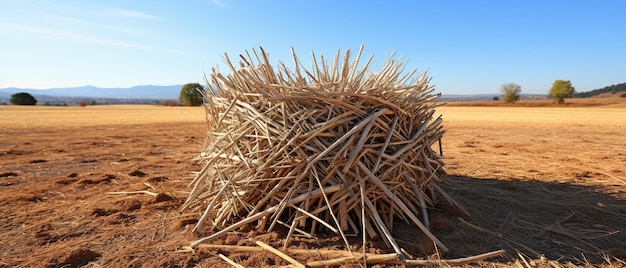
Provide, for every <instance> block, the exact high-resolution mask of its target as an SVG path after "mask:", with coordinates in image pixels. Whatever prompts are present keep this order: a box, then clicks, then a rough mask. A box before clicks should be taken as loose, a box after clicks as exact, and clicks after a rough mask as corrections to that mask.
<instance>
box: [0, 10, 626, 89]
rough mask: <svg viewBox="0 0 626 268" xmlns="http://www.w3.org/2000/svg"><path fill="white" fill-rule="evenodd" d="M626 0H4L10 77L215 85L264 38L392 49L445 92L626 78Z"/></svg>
mask: <svg viewBox="0 0 626 268" xmlns="http://www.w3.org/2000/svg"><path fill="white" fill-rule="evenodd" d="M625 11H626V1H622V0H615V1H612V0H606V1H574V0H572V1H518V0H513V1H480V0H477V1H460V0H459V1H445V0H444V1H397V2H392V1H325V0H321V1H283V0H276V1H270V0H258V1H243V0H242V1H234V0H232V1H231V0H212V1H211V0H186V1H165V0H153V1H139V0H138V1H122V0H113V1H109V0H107V1H104V0H91V1H82V0H57V1H34V0H0V88H7V87H21V88H53V87H77V86H84V85H93V86H98V87H131V86H136V85H177V84H185V83H189V82H200V83H203V84H204V81H203V75H204V74H205V73H206V74H207V75H209V74H210V72H211V68H213V67H217V66H219V68H220V69H221V70H224V71H226V70H227V68H226V66H225V65H224V63H223V59H222V56H223V54H224V53H225V52H227V53H228V54H229V55H230V57H231V58H236V57H237V55H239V54H241V53H244V52H245V51H246V50H250V49H252V48H255V49H258V47H259V46H263V48H264V49H265V50H266V51H267V52H269V54H270V59H271V61H272V62H273V63H278V61H280V60H282V61H285V62H286V63H289V62H291V51H290V48H291V47H292V46H293V47H294V49H295V50H296V52H297V53H298V56H299V57H300V59H301V60H302V62H303V63H304V64H305V67H309V66H310V65H309V64H307V63H308V62H310V58H311V56H310V55H311V51H314V52H315V53H316V54H318V55H319V54H324V55H325V57H326V58H332V57H333V56H334V54H335V53H336V52H337V50H338V49H341V51H342V53H343V51H344V50H345V49H350V50H352V51H353V52H356V51H358V48H359V46H360V45H361V44H364V45H365V50H364V56H365V57H369V56H370V55H374V64H373V66H374V67H380V66H381V65H382V64H383V63H384V62H385V60H386V59H387V58H388V57H389V56H390V55H391V53H392V52H393V51H396V52H397V55H396V58H400V57H401V59H402V60H405V61H406V67H407V69H410V70H413V69H418V70H419V71H420V72H421V71H424V70H428V74H429V76H432V80H431V84H433V85H434V86H435V88H436V92H442V93H444V94H480V93H487V94H493V93H499V92H500V86H501V85H502V84H505V83H517V84H519V85H520V86H521V87H522V93H531V94H547V92H548V90H549V89H550V87H551V86H552V82H554V80H557V79H562V80H571V81H572V85H573V86H574V87H575V88H576V90H577V91H579V92H583V91H589V90H593V89H597V88H602V87H605V86H609V85H612V84H619V83H623V82H626V48H624V47H626V13H625Z"/></svg>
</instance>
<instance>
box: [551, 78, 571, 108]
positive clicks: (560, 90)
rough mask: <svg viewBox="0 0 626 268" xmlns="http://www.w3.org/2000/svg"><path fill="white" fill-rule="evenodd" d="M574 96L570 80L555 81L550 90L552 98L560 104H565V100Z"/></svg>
mask: <svg viewBox="0 0 626 268" xmlns="http://www.w3.org/2000/svg"><path fill="white" fill-rule="evenodd" d="M573 94H574V87H572V82H570V81H569V80H555V81H554V83H553V84H552V88H551V89H550V97H551V98H552V100H554V102H556V103H558V104H563V103H565V98H568V97H571V96H572V95H573Z"/></svg>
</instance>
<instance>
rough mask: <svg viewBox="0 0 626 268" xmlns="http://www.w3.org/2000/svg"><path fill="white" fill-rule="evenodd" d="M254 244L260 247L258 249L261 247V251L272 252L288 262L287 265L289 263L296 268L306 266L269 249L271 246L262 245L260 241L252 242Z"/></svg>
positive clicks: (278, 251)
mask: <svg viewBox="0 0 626 268" xmlns="http://www.w3.org/2000/svg"><path fill="white" fill-rule="evenodd" d="M254 243H255V244H257V245H259V246H260V247H262V248H263V249H265V250H267V251H269V252H272V253H274V254H276V255H277V256H278V257H281V258H282V259H283V260H286V261H287V262H289V263H291V264H293V265H295V266H296V267H299V268H305V267H306V266H304V264H302V263H300V262H298V261H296V260H294V259H293V258H292V257H290V256H289V255H287V254H285V253H282V252H281V251H280V250H278V249H275V248H273V247H271V246H270V245H268V244H265V243H263V242H261V241H254Z"/></svg>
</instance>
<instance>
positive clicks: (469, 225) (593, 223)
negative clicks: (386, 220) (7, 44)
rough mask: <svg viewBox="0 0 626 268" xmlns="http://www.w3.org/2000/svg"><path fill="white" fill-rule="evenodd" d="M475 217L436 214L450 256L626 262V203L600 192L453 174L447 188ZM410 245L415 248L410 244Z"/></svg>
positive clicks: (446, 211) (434, 222)
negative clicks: (501, 253)
mask: <svg viewBox="0 0 626 268" xmlns="http://www.w3.org/2000/svg"><path fill="white" fill-rule="evenodd" d="M442 186H443V188H444V189H445V190H446V192H447V193H449V194H450V195H451V196H452V197H453V198H454V199H455V200H456V201H458V202H459V203H461V204H462V206H463V207H465V209H466V210H467V211H468V212H469V214H470V216H462V217H460V213H455V212H454V210H450V209H447V208H445V207H439V208H435V209H433V210H432V211H431V213H430V214H432V216H431V221H432V225H433V226H432V228H433V229H434V232H435V234H436V236H437V237H439V238H440V239H441V240H442V241H443V242H444V244H446V245H447V246H448V247H449V248H450V252H449V253H448V255H446V257H447V258H456V257H467V256H470V255H477V254H481V253H484V252H488V251H493V250H499V249H505V250H506V251H507V254H506V255H504V256H502V257H501V259H500V261H505V262H509V261H513V260H515V259H518V258H519V256H518V252H519V253H521V254H522V255H523V256H524V257H528V258H533V259H534V258H539V257H541V256H545V257H546V258H548V259H550V260H558V261H560V262H567V261H571V262H574V263H578V264H585V263H586V264H589V263H591V264H600V263H606V262H607V258H608V259H609V260H615V258H617V259H620V260H624V259H626V200H625V199H623V198H619V197H614V196H611V195H607V194H604V193H601V192H600V191H598V189H596V188H594V187H586V186H577V185H571V184H563V183H550V182H541V181H521V180H506V181H503V180H497V179H484V178H467V177H456V176H450V178H449V181H448V183H446V184H444V185H442ZM406 246H409V245H406Z"/></svg>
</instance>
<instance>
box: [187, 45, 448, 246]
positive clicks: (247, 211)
mask: <svg viewBox="0 0 626 268" xmlns="http://www.w3.org/2000/svg"><path fill="white" fill-rule="evenodd" d="M362 49H363V47H361V49H360V50H359V53H358V54H357V56H356V58H355V59H354V60H353V61H350V51H349V50H348V51H346V52H345V56H344V57H343V59H341V57H340V55H339V52H337V55H336V56H335V58H334V61H333V62H332V63H331V64H329V63H328V62H327V61H326V60H325V59H324V57H323V56H320V57H319V59H318V58H317V57H316V56H315V54H313V60H312V65H313V67H312V69H311V70H307V69H305V68H303V67H302V64H301V62H300V61H299V59H298V57H297V56H296V55H295V53H294V52H293V49H292V54H293V60H294V70H293V71H291V70H289V69H288V68H287V67H286V66H285V65H284V64H283V63H280V64H279V65H278V67H277V70H274V69H273V68H272V66H271V65H270V61H269V59H268V54H267V53H265V51H264V50H263V48H260V53H257V51H256V50H252V54H250V53H249V52H246V55H245V56H243V55H241V56H240V58H241V62H240V63H239V66H240V68H235V66H234V65H233V63H232V62H231V60H230V59H229V57H228V55H227V54H225V62H226V64H227V65H228V67H229V68H230V71H231V72H230V74H228V75H226V76H224V75H222V74H221V73H220V72H218V71H216V70H215V69H213V73H212V74H211V81H210V82H209V81H207V83H209V85H210V86H209V88H213V89H211V90H206V92H205V95H206V99H207V105H206V109H207V123H208V133H207V139H206V142H205V145H204V148H203V152H202V154H201V159H202V161H203V162H204V168H203V169H202V170H201V171H200V172H199V173H198V174H197V176H196V177H195V179H194V180H193V181H192V183H191V184H190V185H192V186H193V190H192V191H191V193H190V195H189V197H188V199H187V200H186V202H185V207H191V208H195V209H204V211H205V212H204V214H203V216H202V217H201V219H200V220H199V221H198V224H197V225H196V229H195V230H198V228H200V226H201V225H203V223H205V222H206V221H207V220H209V221H210V224H211V228H218V229H220V231H218V232H216V233H214V234H213V235H211V236H208V237H205V238H202V239H200V240H197V241H195V242H193V243H192V246H197V245H199V244H201V243H205V242H208V241H210V240H212V239H215V238H217V237H219V236H221V235H222V234H225V233H227V232H231V231H232V230H235V229H238V228H239V227H242V226H244V225H246V224H250V223H254V224H256V225H257V228H258V229H259V230H260V231H270V230H272V229H273V228H275V227H276V226H277V225H283V226H287V227H288V228H289V231H288V233H287V236H286V237H285V240H284V243H285V246H287V245H288V244H289V242H290V239H292V238H293V236H294V235H305V236H314V235H315V233H316V231H318V230H320V229H327V230H331V231H333V232H335V233H337V234H339V235H341V236H342V238H343V240H344V242H345V243H346V245H348V242H347V239H346V235H347V234H348V233H352V234H359V235H362V236H363V238H364V240H363V241H365V240H366V238H373V237H377V236H381V237H382V239H383V240H384V241H385V243H387V245H388V246H390V247H392V248H393V249H394V250H395V251H396V252H397V253H398V254H399V255H400V256H403V254H402V252H401V250H400V247H399V246H398V244H397V242H396V240H395V239H394V237H393V236H392V234H391V233H392V227H393V222H394V220H404V221H407V222H411V223H413V224H415V225H416V226H417V227H419V229H421V231H422V232H423V233H424V234H425V235H426V236H428V238H430V239H431V240H432V241H433V242H434V243H435V244H436V245H437V246H438V247H439V250H440V251H444V252H445V251H446V250H447V248H446V247H445V245H443V243H441V241H439V239H437V237H435V235H433V234H432V233H431V231H430V230H429V224H428V216H427V208H428V207H429V206H432V205H434V202H435V201H436V200H435V199H436V197H443V198H444V199H447V200H448V201H449V202H452V203H453V204H454V201H453V200H451V199H450V198H449V196H448V195H447V194H446V193H445V192H444V191H443V190H442V189H441V188H440V187H439V186H438V185H437V184H438V183H440V182H441V180H442V179H444V177H445V172H444V170H443V161H442V158H441V156H440V155H439V154H438V153H437V152H436V151H435V150H434V149H432V148H431V147H433V145H434V143H435V142H437V141H440V139H441V137H442V135H443V133H444V130H443V127H442V124H441V123H442V118H441V116H439V117H436V118H435V117H434V114H435V108H436V107H438V105H439V103H437V102H436V100H437V99H438V98H439V95H438V94H432V92H433V90H434V88H433V87H432V86H429V81H430V78H429V77H427V76H426V74H425V73H423V74H421V75H416V73H417V70H414V71H412V72H405V70H404V68H403V64H402V62H398V61H395V60H394V59H393V55H392V56H391V57H390V58H389V60H387V61H386V62H385V63H384V64H383V66H382V67H381V69H380V70H378V71H377V72H372V71H370V69H369V68H370V64H371V62H372V58H373V57H370V58H369V60H368V61H367V62H366V63H364V64H362V65H361V63H360V62H359V59H360V57H361V52H362ZM348 248H349V247H348Z"/></svg>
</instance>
